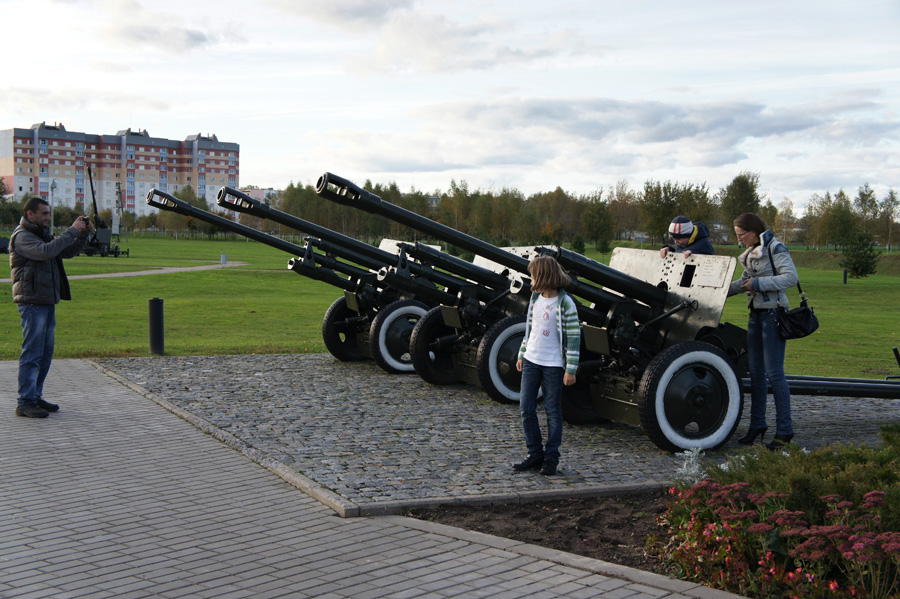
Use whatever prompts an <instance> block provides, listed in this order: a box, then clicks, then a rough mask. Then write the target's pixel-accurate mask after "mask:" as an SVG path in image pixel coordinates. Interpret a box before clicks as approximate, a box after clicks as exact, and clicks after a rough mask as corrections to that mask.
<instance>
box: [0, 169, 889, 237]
mask: <svg viewBox="0 0 900 599" xmlns="http://www.w3.org/2000/svg"><path fill="white" fill-rule="evenodd" d="M364 187H365V189H367V190H368V191H371V192H372V193H374V194H376V195H378V196H380V197H381V198H382V199H384V200H385V201H387V202H390V203H392V204H395V205H398V206H400V207H402V208H405V209H408V210H410V211H412V212H415V213H416V214H420V215H423V216H425V217H427V218H430V219H432V220H435V221H437V222H440V223H442V224H444V225H446V226H449V227H452V228H454V229H457V230H459V231H461V232H463V233H466V234H468V235H471V236H473V237H477V238H479V239H482V240H485V241H487V242H489V243H493V244H495V245H529V244H534V243H554V244H565V245H570V246H573V247H576V248H577V247H579V246H582V247H583V246H584V244H585V243H593V244H594V245H595V247H596V248H598V249H600V250H601V251H606V250H608V248H609V247H610V244H611V242H613V241H617V240H637V239H640V240H643V241H645V242H647V243H649V244H651V245H652V244H662V243H663V242H664V240H665V239H666V236H667V230H668V225H669V222H671V219H672V218H673V217H674V216H676V215H684V216H688V217H689V218H691V220H693V221H697V222H703V223H705V224H706V225H707V226H708V227H709V229H710V232H711V238H712V241H713V242H714V243H736V241H737V240H736V238H735V236H734V230H733V228H732V226H731V223H732V222H733V220H734V218H735V217H736V216H737V215H739V214H741V213H743V212H756V213H758V214H759V215H760V216H761V217H762V218H763V219H764V220H765V221H766V222H767V223H768V224H769V226H770V228H771V229H772V230H773V231H775V233H776V235H777V236H778V238H779V239H781V240H782V241H784V242H785V243H789V244H795V245H796V244H804V245H806V246H808V247H810V248H815V249H819V248H829V247H833V248H841V247H842V246H844V245H846V244H849V243H851V242H856V241H857V237H858V236H863V238H865V239H869V240H871V243H873V244H874V243H878V244H881V245H883V246H885V247H886V248H888V250H889V251H890V249H891V248H892V247H893V244H894V243H896V239H897V237H898V233H900V225H898V223H897V219H898V216H900V208H898V206H900V201H898V196H897V193H896V192H895V191H894V190H893V189H891V190H890V191H888V192H887V193H886V194H885V196H884V197H882V198H878V197H876V194H875V192H874V191H873V190H872V189H871V187H870V186H869V184H868V183H866V184H864V185H862V186H861V187H859V188H858V190H857V192H856V194H855V196H853V197H851V196H850V195H849V194H848V193H847V192H845V191H844V190H840V191H838V192H837V193H835V194H832V193H831V192H825V193H824V195H819V194H814V195H813V196H812V197H811V198H809V201H808V203H807V206H806V208H805V210H804V212H803V214H799V215H798V214H795V213H794V209H793V202H792V201H791V200H790V199H788V198H785V199H784V200H783V201H782V202H780V203H779V204H778V205H777V206H776V205H774V204H772V202H771V200H767V201H766V202H765V203H764V202H763V201H762V199H761V197H760V194H759V188H760V176H759V174H758V173H753V172H749V171H745V172H742V173H740V174H738V175H737V176H736V177H735V178H734V179H733V180H732V181H731V182H730V183H729V184H728V185H727V186H725V187H723V188H721V189H719V190H718V191H716V192H712V191H710V190H709V188H708V187H707V186H706V184H705V183H704V184H702V185H697V184H694V183H681V182H677V181H655V180H648V181H645V182H644V184H643V187H642V188H640V189H635V188H632V187H631V186H630V185H629V184H628V182H627V181H624V180H623V181H619V182H618V183H616V185H615V186H613V187H611V188H609V189H606V190H601V189H598V190H597V191H595V192H593V193H590V194H582V195H576V194H572V193H569V192H566V191H565V190H563V189H562V188H561V187H557V188H556V189H554V190H553V191H549V192H541V193H535V194H532V195H529V196H527V197H526V196H525V194H523V193H522V192H521V191H519V190H518V189H516V188H506V187H505V188H503V189H500V190H483V189H477V188H475V189H472V188H470V187H469V185H468V183H467V182H466V181H459V182H457V181H455V180H453V181H451V183H450V187H449V189H447V190H446V191H437V192H434V193H426V192H422V191H419V190H416V189H412V190H410V191H408V192H403V191H401V190H400V188H399V187H398V186H397V185H396V183H387V184H382V183H373V182H372V181H366V183H365V185H364ZM174 195H175V196H177V197H179V198H180V199H182V200H184V201H186V202H188V203H190V204H192V205H194V206H197V207H199V208H202V209H204V210H211V211H214V212H217V213H219V214H223V215H225V216H228V217H234V213H231V212H227V211H224V212H223V211H218V210H216V207H215V206H212V207H210V206H209V205H208V204H207V202H206V201H205V200H204V199H203V198H200V197H198V196H197V195H196V194H195V193H194V190H193V189H192V188H190V187H186V188H183V189H181V190H179V191H178V192H176V193H175V194H174ZM24 201H25V200H22V201H20V202H11V201H8V200H4V201H2V202H0V224H2V225H4V226H14V225H15V223H17V222H18V219H19V217H20V216H21V214H22V212H21V210H22V204H23V203H24ZM267 201H268V202H269V203H270V204H271V205H272V206H273V207H275V208H277V209H279V210H281V211H284V212H287V213H289V214H292V215H295V216H297V217H300V218H302V219H305V220H308V221H312V222H314V223H316V224H318V225H321V226H323V227H327V228H329V229H332V230H334V231H338V232H340V233H343V234H345V235H348V236H351V237H354V238H357V239H361V240H363V241H366V242H369V243H377V242H378V241H379V240H380V239H382V238H385V237H387V238H392V239H417V238H419V237H421V234H419V233H417V232H416V231H415V230H413V229H410V228H409V227H405V226H403V225H400V224H398V223H396V222H393V221H390V220H388V219H386V218H384V217H381V216H377V215H372V214H369V213H366V212H363V211H361V210H358V209H355V208H352V207H347V206H341V205H338V204H335V203H333V202H329V201H327V200H324V199H322V198H321V197H319V196H318V194H316V192H315V189H314V188H313V186H312V185H299V184H294V183H291V184H290V185H288V186H287V188H286V189H284V190H281V191H280V192H279V193H278V194H277V196H270V197H269V198H268V199H267ZM77 209H78V207H76V209H75V210H72V213H73V214H72V215H69V214H67V213H66V210H67V209H64V208H63V207H60V208H59V209H58V210H57V211H55V214H54V220H55V221H56V223H55V224H56V225H57V226H66V225H68V224H69V223H71V221H72V220H74V216H77V213H78V212H77ZM70 216H71V219H70V220H68V221H67V220H66V219H68V218H69V217H70ZM101 216H103V214H101ZM239 218H240V222H241V223H242V224H245V225H248V226H251V227H254V228H256V229H259V230H262V231H265V232H269V233H274V234H281V235H295V234H297V232H296V231H294V230H292V229H290V228H287V227H284V226H281V225H277V224H275V223H272V222H269V221H262V222H261V221H260V220H259V219H255V218H253V217H249V216H248V215H243V214H242V215H240V217H239ZM107 222H109V221H107ZM124 222H125V224H126V226H127V227H128V228H129V229H131V228H134V227H136V228H138V229H160V230H167V231H185V230H188V231H191V230H193V231H199V232H200V233H202V234H205V235H216V234H219V233H220V231H219V230H218V228H217V227H215V226H213V225H209V224H207V223H202V222H198V221H196V219H193V218H191V217H184V216H181V215H178V214H175V213H172V212H166V211H160V212H158V213H154V214H150V215H145V216H141V217H140V218H137V219H135V218H134V215H133V214H130V213H127V214H126V215H125V219H124Z"/></svg>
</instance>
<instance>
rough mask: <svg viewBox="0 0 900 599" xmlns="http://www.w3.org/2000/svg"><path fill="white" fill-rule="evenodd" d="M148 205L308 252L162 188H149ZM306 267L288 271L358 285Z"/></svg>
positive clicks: (276, 245) (293, 250)
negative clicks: (201, 207)
mask: <svg viewBox="0 0 900 599" xmlns="http://www.w3.org/2000/svg"><path fill="white" fill-rule="evenodd" d="M147 204H148V205H150V206H153V207H154V208H159V209H160V210H167V211H169V212H175V213H178V214H181V215H183V216H192V217H194V218H196V219H197V220H202V221H203V222H207V223H210V224H212V225H216V226H219V227H222V228H223V229H226V230H229V231H232V232H234V233H238V234H240V235H243V236H244V237H247V238H249V239H252V240H254V241H259V242H260V243H264V244H266V245H268V246H271V247H274V248H276V249H279V250H282V251H285V252H287V253H289V254H293V255H294V256H302V255H304V254H306V253H307V250H306V248H304V247H303V246H299V245H296V244H294V243H291V242H289V241H285V240H283V239H279V238H278V237H273V236H272V235H269V234H267V233H263V232H262V231H257V230H256V229H254V228H252V227H247V226H245V225H242V224H240V223H236V222H234V221H232V220H229V219H227V218H225V217H222V216H219V215H217V214H212V213H211V212H207V211H206V210H201V209H200V208H197V207H196V206H192V205H190V204H188V203H187V202H185V201H182V200H179V199H178V198H176V197H174V196H172V195H169V194H168V193H166V192H164V191H159V190H158V189H151V190H150V191H149V192H148V193H147ZM317 257H318V258H319V260H321V259H322V257H321V256H319V255H317ZM307 266H308V267H307V268H303V269H302V271H301V270H299V269H295V268H292V269H291V270H294V271H295V272H297V273H299V274H303V275H305V276H307V277H309V278H311V279H315V280H317V281H322V282H323V283H328V284H330V285H333V286H335V287H337V288H339V289H343V290H345V291H353V290H354V288H356V286H357V283H356V282H354V281H350V280H348V279H344V278H342V277H340V276H338V275H337V274H335V273H334V272H331V271H329V270H322V269H315V268H312V266H311V265H309V263H307ZM335 270H337V269H335ZM360 272H364V271H360ZM351 276H352V275H351Z"/></svg>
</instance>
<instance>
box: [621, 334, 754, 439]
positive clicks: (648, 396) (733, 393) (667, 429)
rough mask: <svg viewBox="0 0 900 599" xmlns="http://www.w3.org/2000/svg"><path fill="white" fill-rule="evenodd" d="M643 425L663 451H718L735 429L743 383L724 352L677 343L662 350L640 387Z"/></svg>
mask: <svg viewBox="0 0 900 599" xmlns="http://www.w3.org/2000/svg"><path fill="white" fill-rule="evenodd" d="M638 410H639V412H640V418H641V425H642V426H643V427H644V430H645V431H646V432H647V435H648V436H649V437H650V440H651V441H653V443H655V444H656V446H657V447H660V448H661V449H665V450H667V451H683V450H686V449H693V448H699V449H716V448H718V447H721V446H722V445H724V444H725V443H726V442H727V441H728V439H729V438H730V437H731V435H732V434H733V433H734V430H735V428H737V425H738V421H739V420H740V418H741V411H742V410H743V394H742V393H741V381H740V379H739V378H738V375H737V372H736V371H735V368H734V365H733V364H732V363H731V361H730V360H729V359H728V357H727V356H726V355H725V352H723V351H722V350H720V349H719V348H717V347H714V346H712V345H709V344H708V343H701V342H698V341H691V342H688V343H679V344H678V345H673V346H672V347H669V348H667V349H665V350H664V351H662V352H660V353H659V354H658V355H657V356H656V357H655V358H653V360H652V361H651V362H650V364H649V365H648V366H647V369H646V370H645V371H644V375H643V376H642V377H641V383H640V387H639V389H638Z"/></svg>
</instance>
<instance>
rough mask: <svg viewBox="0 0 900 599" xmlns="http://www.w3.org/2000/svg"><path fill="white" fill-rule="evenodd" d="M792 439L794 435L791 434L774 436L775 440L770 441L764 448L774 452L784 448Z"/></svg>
mask: <svg viewBox="0 0 900 599" xmlns="http://www.w3.org/2000/svg"><path fill="white" fill-rule="evenodd" d="M793 438H794V433H791V434H790V435H775V438H774V439H772V442H771V443H767V444H766V447H768V448H769V449H771V450H772V451H775V450H776V449H781V448H782V447H784V446H786V445H787V444H788V443H790V442H791V439H793Z"/></svg>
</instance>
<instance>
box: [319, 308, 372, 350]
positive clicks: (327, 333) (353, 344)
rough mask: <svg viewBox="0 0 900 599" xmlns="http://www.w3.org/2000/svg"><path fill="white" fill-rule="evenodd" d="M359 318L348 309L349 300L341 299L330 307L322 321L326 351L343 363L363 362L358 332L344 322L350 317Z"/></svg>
mask: <svg viewBox="0 0 900 599" xmlns="http://www.w3.org/2000/svg"><path fill="white" fill-rule="evenodd" d="M355 316H358V314H357V313H356V312H354V311H353V310H351V309H350V308H348V307H347V299H346V298H344V297H339V298H338V299H336V300H334V303H333V304H331V306H329V308H328V311H326V312H325V318H324V319H323V320H322V340H323V341H325V349H327V350H328V351H329V353H331V355H332V356H334V357H335V358H337V359H338V360H340V361H342V362H353V361H355V360H362V359H363V354H362V352H361V351H359V346H358V345H357V339H356V330H355V329H354V328H353V327H352V326H348V325H347V323H346V322H344V321H345V320H346V319H347V318H349V317H355Z"/></svg>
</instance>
